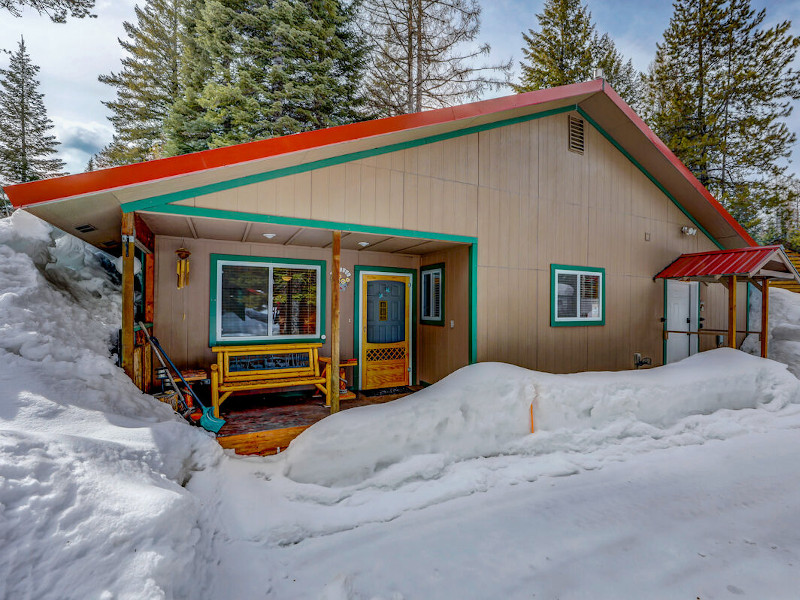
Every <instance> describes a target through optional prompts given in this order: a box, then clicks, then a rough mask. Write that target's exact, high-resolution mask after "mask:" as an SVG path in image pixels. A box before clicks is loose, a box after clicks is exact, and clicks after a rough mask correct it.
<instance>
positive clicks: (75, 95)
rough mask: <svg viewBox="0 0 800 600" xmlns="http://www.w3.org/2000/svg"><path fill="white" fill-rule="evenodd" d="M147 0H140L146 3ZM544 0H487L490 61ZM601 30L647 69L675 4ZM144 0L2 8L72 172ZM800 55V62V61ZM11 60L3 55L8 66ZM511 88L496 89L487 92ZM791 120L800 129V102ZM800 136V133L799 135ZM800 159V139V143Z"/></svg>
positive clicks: (595, 2) (508, 50) (797, 15)
mask: <svg viewBox="0 0 800 600" xmlns="http://www.w3.org/2000/svg"><path fill="white" fill-rule="evenodd" d="M143 2H144V0H139V4H143ZM543 3H544V2H543V0H481V4H482V6H483V15H482V27H481V34H480V41H481V42H488V43H489V44H490V45H491V47H492V52H491V57H490V59H489V60H490V61H492V62H502V61H505V60H508V59H509V58H511V59H513V62H514V70H515V77H514V79H517V77H516V73H518V72H519V61H520V59H521V56H522V52H521V47H522V31H523V30H525V31H527V30H528V29H530V28H536V26H537V21H536V17H535V14H536V13H537V12H540V11H541V9H542V5H543ZM587 3H588V5H589V9H590V10H591V12H592V16H593V20H594V22H595V24H596V26H597V29H598V30H599V31H600V32H601V33H603V32H607V33H609V34H610V35H611V37H612V38H613V39H614V41H615V42H616V44H617V47H618V49H619V50H620V51H621V52H622V54H623V55H624V56H625V57H627V58H631V59H632V60H633V63H634V66H635V67H636V68H637V69H639V70H645V69H646V68H647V65H648V64H649V63H650V61H651V60H652V58H653V56H654V54H655V49H656V44H657V43H658V42H659V41H660V39H661V36H662V33H663V32H664V29H666V27H667V25H668V24H669V18H670V16H671V14H672V3H671V2H669V1H667V0H613V1H609V0H588V2H587ZM136 4H137V2H136V0H98V1H97V3H96V7H95V13H96V14H97V18H96V19H70V20H69V21H68V22H67V23H66V24H56V23H51V22H50V20H49V19H48V18H47V17H46V16H39V15H38V14H37V13H36V12H35V11H32V10H30V9H27V10H24V11H23V16H22V17H20V18H15V17H13V16H11V15H10V14H8V13H7V12H6V11H2V12H0V48H5V49H7V50H13V49H16V46H17V42H18V40H19V38H20V36H24V37H25V43H26V45H27V47H28V52H29V54H30V55H31V59H32V61H33V62H34V64H36V65H38V66H39V67H40V71H39V80H40V82H41V87H40V91H42V92H43V93H44V96H45V97H44V102H45V106H46V107H47V111H48V115H49V116H50V118H51V120H52V121H53V123H54V125H55V134H56V136H57V137H58V139H59V140H60V141H61V146H60V152H59V155H60V156H61V158H62V159H63V160H64V161H65V162H66V163H67V170H68V171H69V172H71V173H76V172H81V171H83V170H84V169H85V167H86V163H87V162H88V160H89V157H90V156H91V155H92V154H93V153H95V152H97V151H98V150H99V149H100V148H102V147H103V146H104V145H105V144H106V143H108V142H109V141H110V140H111V136H112V134H113V129H112V128H111V125H110V123H109V121H108V118H107V117H108V114H109V112H108V110H107V109H106V107H105V106H103V104H102V101H103V100H106V101H107V100H111V99H112V98H113V90H112V89H111V88H110V87H109V86H107V85H104V84H102V83H100V82H98V81H97V77H98V75H101V74H107V73H110V72H112V71H117V70H119V69H120V66H121V63H120V60H121V58H122V56H123V52H122V49H121V48H120V46H119V43H118V41H117V40H118V38H119V37H122V36H123V35H124V31H123V28H122V23H123V22H124V21H126V20H128V21H133V20H134V19H135V16H134V6H135V5H136ZM753 6H754V7H755V8H766V9H767V22H768V23H769V24H772V23H776V22H779V21H782V20H784V19H789V20H791V21H792V23H793V29H794V34H795V35H800V0H767V1H765V0H753ZM798 62H800V61H798ZM6 65H7V59H6V58H5V57H2V56H0V66H3V67H5V66H6ZM508 93H510V90H507V91H499V92H497V91H493V92H491V93H489V94H488V95H487V97H494V96H501V95H506V94H508ZM789 125H790V127H791V129H792V130H793V131H795V132H798V133H800V103H797V108H796V109H795V114H793V115H792V117H791V119H790V121H789ZM799 137H800V136H799ZM795 153H796V154H797V155H798V158H797V159H795V161H794V162H793V165H792V170H793V171H795V172H798V171H800V169H798V168H797V165H798V163H800V144H798V145H796V146H795Z"/></svg>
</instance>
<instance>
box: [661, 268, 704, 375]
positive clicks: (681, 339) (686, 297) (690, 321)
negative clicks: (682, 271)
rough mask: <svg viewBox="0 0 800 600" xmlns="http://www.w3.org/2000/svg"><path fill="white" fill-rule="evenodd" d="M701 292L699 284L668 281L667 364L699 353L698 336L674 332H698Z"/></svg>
mask: <svg viewBox="0 0 800 600" xmlns="http://www.w3.org/2000/svg"><path fill="white" fill-rule="evenodd" d="M699 292H700V290H699V288H698V284H697V282H685V281H674V280H672V279H667V306H666V313H667V330H668V331H670V332H671V333H670V334H669V337H668V338H667V356H666V362H667V363H673V362H676V361H679V360H682V359H684V358H687V357H688V356H691V355H692V354H696V353H697V350H698V336H696V335H689V334H688V333H686V334H681V333H674V332H676V331H686V332H688V331H697V318H698V302H699V299H700V293H699Z"/></svg>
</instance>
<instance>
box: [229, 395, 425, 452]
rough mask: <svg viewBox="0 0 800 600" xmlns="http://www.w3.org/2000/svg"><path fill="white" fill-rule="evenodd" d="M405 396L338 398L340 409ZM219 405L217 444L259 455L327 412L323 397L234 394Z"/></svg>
mask: <svg viewBox="0 0 800 600" xmlns="http://www.w3.org/2000/svg"><path fill="white" fill-rule="evenodd" d="M419 389H422V388H421V387H420V386H411V390H412V392H410V393H413V392H415V391H417V390H419ZM407 395H409V393H403V394H386V395H383V396H365V395H363V394H361V393H360V392H357V393H356V397H355V398H353V399H350V400H341V401H340V408H341V410H348V409H350V408H355V407H357V406H368V405H371V404H383V403H385V402H391V401H392V400H396V399H398V398H402V397H404V396H407ZM220 408H221V410H220V416H221V417H222V418H223V419H225V425H224V426H223V427H222V429H220V431H219V433H218V434H217V441H218V442H219V444H220V445H221V446H222V447H223V448H232V449H234V450H235V451H236V453H237V454H249V455H262V456H263V455H268V454H275V453H277V452H278V451H279V449H280V450H284V449H286V447H287V446H288V445H289V442H291V441H292V440H293V439H294V438H296V437H297V436H298V435H300V434H301V433H302V432H303V431H304V430H305V429H307V428H309V427H310V426H311V425H313V424H314V423H316V422H317V421H321V420H322V419H324V418H325V417H327V416H329V415H330V414H331V412H330V410H331V409H330V407H328V406H325V399H324V398H321V397H311V396H305V397H302V396H301V397H297V398H286V397H285V396H282V395H280V394H255V395H249V396H234V397H231V398H229V399H228V400H227V401H226V402H225V404H223V405H222V407H220Z"/></svg>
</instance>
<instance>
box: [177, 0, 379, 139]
mask: <svg viewBox="0 0 800 600" xmlns="http://www.w3.org/2000/svg"><path fill="white" fill-rule="evenodd" d="M352 19H353V12H352V10H351V9H350V8H347V7H344V6H343V5H342V3H341V2H340V1H339V0H275V1H268V0H250V1H247V2H245V1H243V0H207V1H206V2H205V4H204V5H203V6H202V7H201V8H199V10H197V13H196V22H195V30H194V37H195V41H194V42H193V43H187V44H186V46H185V47H186V50H185V55H184V56H185V58H184V60H185V68H184V69H183V70H182V79H181V81H182V83H183V85H184V90H183V95H182V97H181V99H180V100H179V102H177V103H176V105H175V107H174V108H173V111H172V114H171V115H170V119H169V120H168V123H167V133H168V136H169V145H168V148H167V152H168V153H170V154H180V153H183V152H187V151H194V150H200V149H203V148H215V147H219V146H227V145H230V144H236V143H241V142H248V141H252V140H257V139H264V138H268V137H273V136H278V135H286V134H290V133H297V132H300V131H309V130H312V129H319V128H323V127H331V126H334V125H341V124H344V123H350V122H353V121H356V120H359V119H360V118H362V116H361V113H360V111H359V109H360V107H361V106H362V105H363V99H362V97H361V95H360V92H359V90H360V84H361V72H362V69H363V45H362V43H361V41H360V39H359V37H358V36H357V35H356V34H355V33H354V31H353V28H352ZM187 31H189V32H190V33H189V35H191V30H187Z"/></svg>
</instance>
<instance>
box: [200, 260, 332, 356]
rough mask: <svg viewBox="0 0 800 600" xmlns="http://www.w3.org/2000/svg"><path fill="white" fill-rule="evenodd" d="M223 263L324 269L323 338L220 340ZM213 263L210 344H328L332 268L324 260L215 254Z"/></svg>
mask: <svg viewBox="0 0 800 600" xmlns="http://www.w3.org/2000/svg"><path fill="white" fill-rule="evenodd" d="M221 260H227V261H234V262H260V263H267V264H291V265H313V266H318V267H319V268H320V272H319V278H320V290H319V297H320V303H319V304H320V306H319V320H320V322H319V336H318V337H317V336H312V337H307V338H288V339H287V338H277V339H276V338H271V337H265V338H261V339H258V340H246V341H244V340H217V283H218V282H217V263H218V262H219V261H221ZM209 261H210V271H211V273H210V286H211V289H210V290H209V303H208V312H209V318H208V345H209V347H212V346H241V345H248V344H269V345H273V344H313V343H320V344H324V343H325V305H326V304H327V302H326V293H327V287H326V281H327V279H328V278H327V272H328V265H327V261H324V260H312V259H300V258H282V257H280V258H279V257H268V256H248V255H242V254H211V255H210V256H209Z"/></svg>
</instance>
